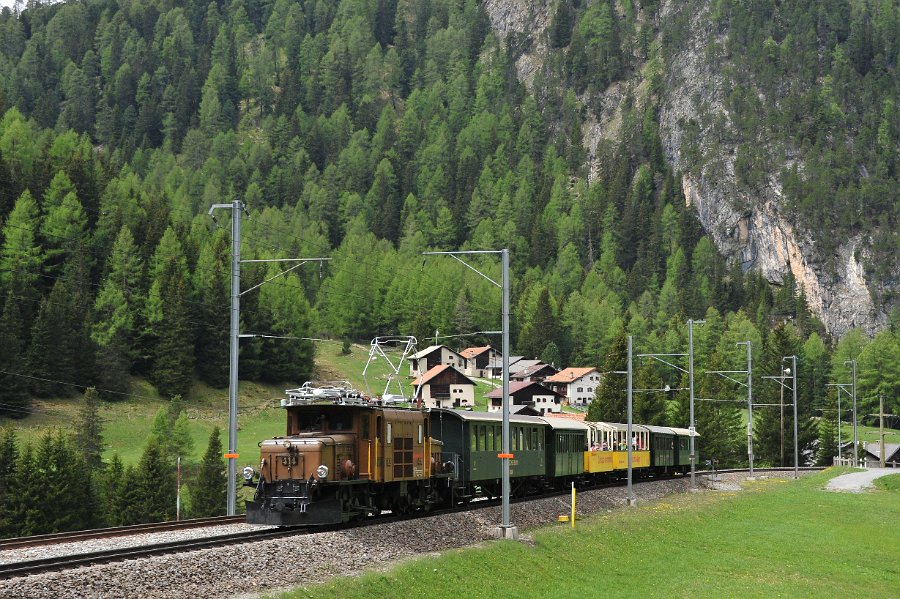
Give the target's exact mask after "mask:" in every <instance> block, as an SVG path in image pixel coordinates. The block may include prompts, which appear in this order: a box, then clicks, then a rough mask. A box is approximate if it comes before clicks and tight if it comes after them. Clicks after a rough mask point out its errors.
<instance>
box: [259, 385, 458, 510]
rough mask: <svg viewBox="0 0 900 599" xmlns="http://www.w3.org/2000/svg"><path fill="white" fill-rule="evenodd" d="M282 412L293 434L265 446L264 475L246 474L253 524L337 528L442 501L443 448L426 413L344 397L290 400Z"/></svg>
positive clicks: (444, 490) (261, 471) (262, 452)
mask: <svg viewBox="0 0 900 599" xmlns="http://www.w3.org/2000/svg"><path fill="white" fill-rule="evenodd" d="M282 407H284V408H285V409H286V411H287V434H286V435H285V436H284V437H274V438H272V439H267V440H265V441H262V442H261V443H260V444H259V445H260V463H259V469H258V470H254V469H253V468H252V467H249V466H248V467H247V468H244V479H245V483H244V484H245V485H247V486H252V487H255V488H256V493H255V495H254V498H253V501H248V502H247V522H249V523H251V524H276V525H280V526H300V525H314V524H338V523H341V522H349V521H351V520H356V519H359V518H362V517H365V516H366V515H368V514H377V513H379V512H380V511H381V510H383V509H389V510H391V511H392V512H394V513H409V512H412V511H415V510H429V509H431V507H433V506H435V505H437V504H440V503H441V502H442V494H446V493H447V489H448V481H447V477H446V475H442V473H441V472H440V470H441V462H440V457H441V450H442V444H441V442H440V441H438V440H435V439H432V438H431V436H430V434H429V433H430V431H429V419H428V418H427V416H426V414H425V412H423V411H421V410H413V409H402V408H388V407H383V406H378V405H372V404H369V403H366V402H364V401H362V400H352V401H347V400H344V399H333V400H326V401H321V400H299V401H298V400H294V399H287V400H283V401H282Z"/></svg>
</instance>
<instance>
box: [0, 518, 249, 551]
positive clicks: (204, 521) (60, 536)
mask: <svg viewBox="0 0 900 599" xmlns="http://www.w3.org/2000/svg"><path fill="white" fill-rule="evenodd" d="M244 521H245V519H244V516H243V515H241V516H214V517H211V518H191V519H189V520H180V521H178V522H156V523H151V524H132V525H130V526H115V527H110V528H91V529H88V530H76V531H72V532H57V533H50V534H44V535H32V536H28V537H14V538H8V539H0V551H3V550H6V549H20V548H23V547H40V546H44V545H56V544H60V543H75V542H78V541H85V540H89V539H105V538H110V537H124V536H129V535H135V534H143V533H155V532H166V531H170V530H184V529H189V528H200V527H203V526H222V525H225V524H241V523H243V522H244Z"/></svg>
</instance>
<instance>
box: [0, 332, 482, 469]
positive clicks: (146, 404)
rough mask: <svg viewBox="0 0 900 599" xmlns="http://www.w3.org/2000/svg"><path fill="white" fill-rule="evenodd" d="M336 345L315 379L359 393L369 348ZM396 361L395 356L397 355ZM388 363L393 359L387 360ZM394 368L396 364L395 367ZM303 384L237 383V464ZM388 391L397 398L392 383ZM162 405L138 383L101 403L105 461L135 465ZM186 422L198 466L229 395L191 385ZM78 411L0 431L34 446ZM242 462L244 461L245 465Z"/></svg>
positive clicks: (376, 371) (61, 407)
mask: <svg viewBox="0 0 900 599" xmlns="http://www.w3.org/2000/svg"><path fill="white" fill-rule="evenodd" d="M340 352H341V343H340V342H339V341H326V342H321V343H318V344H317V347H316V374H315V377H316V379H317V380H348V381H350V383H351V384H352V385H353V386H354V387H355V388H356V389H359V390H361V391H363V392H364V393H367V391H366V384H365V381H364V380H363V376H362V371H363V367H365V365H366V360H367V359H368V355H369V348H368V346H363V345H353V346H352V347H351V351H350V354H349V355H341V353H340ZM398 357H399V355H398ZM392 359H393V356H392ZM395 363H396V362H395ZM408 368H409V367H408V365H404V369H402V370H401V375H402V377H401V382H402V384H403V386H404V392H405V393H406V394H407V395H408V396H412V392H413V391H412V386H411V385H410V382H411V379H410V378H409V376H408V375H409V370H408ZM389 371H390V366H389V365H388V364H387V363H386V362H385V361H384V360H383V359H379V360H376V361H375V362H373V363H372V365H371V366H370V367H369V371H368V373H367V378H368V382H369V387H370V388H371V391H372V392H373V393H375V394H380V393H381V392H382V391H383V390H384V385H385V382H386V380H387V379H386V377H387V374H388V372H389ZM302 382H303V381H296V382H291V383H285V384H284V385H263V384H258V383H252V382H248V381H242V382H241V384H240V388H239V389H240V390H239V393H238V400H239V405H240V408H239V412H238V425H239V431H238V453H239V454H240V456H241V457H240V460H239V463H240V465H241V466H242V467H243V466H244V465H246V464H255V463H256V460H257V457H258V455H259V449H258V448H257V442H258V441H259V440H260V439H264V438H267V437H271V436H272V435H279V434H284V427H285V424H284V423H285V417H284V412H283V411H282V410H281V408H280V407H279V401H280V400H281V399H282V398H283V397H284V389H285V387H286V386H291V387H297V386H300V384H301V383H302ZM492 388H493V387H492V386H491V385H490V384H489V383H488V382H486V381H483V382H482V381H480V382H479V383H478V386H477V387H476V389H475V396H476V400H475V402H476V408H475V409H481V410H484V409H486V406H487V401H486V400H485V399H484V394H485V393H488V392H489V391H490V390H491V389H492ZM390 392H392V393H396V392H397V391H396V387H395V386H394V385H393V384H392V386H391V389H390ZM166 404H167V401H166V400H164V399H163V398H161V397H160V396H159V395H158V394H157V393H156V391H155V389H154V388H153V387H152V386H151V385H150V384H149V383H147V382H146V381H144V380H142V379H135V380H134V381H133V382H132V388H131V395H130V396H128V397H125V398H124V399H122V400H120V401H113V402H104V403H103V404H102V407H101V417H102V418H103V420H104V427H103V439H104V442H105V444H106V450H105V452H104V459H105V460H107V461H108V460H109V459H110V458H112V455H113V453H118V454H119V457H121V458H122V460H123V461H124V462H125V464H135V463H137V461H138V460H139V459H140V457H141V453H142V451H143V449H144V444H145V442H146V440H147V436H148V434H149V432H150V426H151V424H152V422H153V418H154V416H155V415H156V412H157V411H158V410H159V409H160V408H161V407H164V406H165V405H166ZM185 407H186V409H187V413H188V417H189V418H190V423H191V436H192V438H193V439H194V452H193V455H191V456H187V459H186V461H188V462H190V461H195V462H196V461H199V460H200V458H201V457H202V455H203V452H204V451H205V450H206V444H207V442H208V440H209V434H210V432H211V431H212V428H213V427H214V426H216V425H218V426H219V428H220V429H221V431H222V443H223V446H227V434H228V433H227V429H228V390H227V389H213V388H211V387H208V386H206V385H203V384H201V383H196V384H195V385H194V387H193V388H192V389H191V393H190V394H189V396H188V397H187V399H186V401H185ZM77 409H78V402H77V399H75V398H71V397H70V398H61V399H51V400H35V402H34V411H35V413H34V414H33V415H31V416H29V417H28V418H25V419H23V420H7V419H0V426H5V425H9V426H13V427H15V429H16V432H17V434H18V437H19V440H20V441H21V442H29V443H36V442H37V440H38V439H39V438H40V436H41V435H42V434H43V433H44V432H45V431H46V430H48V429H51V428H54V427H55V428H61V429H68V428H71V427H72V424H73V418H74V416H75V414H76V412H77ZM245 460H246V461H245Z"/></svg>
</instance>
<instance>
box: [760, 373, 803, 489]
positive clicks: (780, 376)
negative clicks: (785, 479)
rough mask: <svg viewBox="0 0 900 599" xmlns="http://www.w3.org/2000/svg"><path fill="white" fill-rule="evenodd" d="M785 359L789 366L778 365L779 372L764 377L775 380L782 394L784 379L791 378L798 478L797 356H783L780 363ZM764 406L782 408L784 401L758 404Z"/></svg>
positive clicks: (795, 472)
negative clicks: (789, 362)
mask: <svg viewBox="0 0 900 599" xmlns="http://www.w3.org/2000/svg"><path fill="white" fill-rule="evenodd" d="M785 360H790V361H791V367H790V368H784V366H779V368H780V369H781V372H780V373H779V374H778V375H777V376H764V377H763V378H764V379H770V380H773V381H775V382H777V383H778V384H779V385H780V386H781V389H782V396H783V392H784V388H785V387H786V386H787V385H785V384H784V381H785V379H787V378H790V379H791V387H790V388H791V391H792V393H793V397H794V399H793V404H794V478H800V474H799V471H798V469H799V458H800V448H799V438H798V435H797V431H798V426H797V356H784V357H783V358H781V363H782V364H784V362H785ZM758 405H764V406H779V405H781V406H782V409H783V408H784V401H783V400H782V402H781V404H758ZM782 455H783V454H782ZM783 465H784V459H783V458H782V466H783Z"/></svg>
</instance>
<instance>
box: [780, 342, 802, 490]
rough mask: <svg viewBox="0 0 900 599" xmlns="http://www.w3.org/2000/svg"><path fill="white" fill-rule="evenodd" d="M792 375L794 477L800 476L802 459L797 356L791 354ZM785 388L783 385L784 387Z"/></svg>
mask: <svg viewBox="0 0 900 599" xmlns="http://www.w3.org/2000/svg"><path fill="white" fill-rule="evenodd" d="M791 376H792V377H793V392H794V478H795V479H797V478H800V473H799V471H798V468H799V464H800V462H799V460H800V450H799V441H798V436H797V356H796V355H793V356H791ZM782 389H783V387H782Z"/></svg>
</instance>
